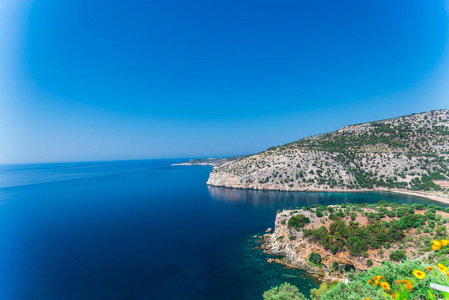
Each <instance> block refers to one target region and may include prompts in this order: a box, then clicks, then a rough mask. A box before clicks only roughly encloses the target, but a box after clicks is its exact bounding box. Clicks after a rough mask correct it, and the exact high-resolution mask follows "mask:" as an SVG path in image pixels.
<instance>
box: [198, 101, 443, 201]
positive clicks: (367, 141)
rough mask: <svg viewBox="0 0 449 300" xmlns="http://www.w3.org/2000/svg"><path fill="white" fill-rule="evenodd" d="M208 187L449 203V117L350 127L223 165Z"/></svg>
mask: <svg viewBox="0 0 449 300" xmlns="http://www.w3.org/2000/svg"><path fill="white" fill-rule="evenodd" d="M207 184H209V185H212V186H223V187H230V188H243V189H258V190H283V191H319V192H351V191H376V190H377V191H379V190H381V191H394V192H401V193H408V194H412V195H415V196H422V197H427V198H430V199H433V200H437V201H442V202H446V203H449V201H448V198H447V197H448V195H447V193H448V190H449V110H447V109H442V110H433V111H430V112H424V113H419V114H412V115H407V116H401V117H397V118H392V119H386V120H381V121H375V122H368V123H363V124H357V125H349V126H346V127H343V128H341V129H339V130H337V131H335V132H331V133H325V134H319V135H315V136H311V137H307V138H304V139H301V140H299V141H296V142H293V143H289V144H285V145H282V146H277V147H271V148H269V149H268V150H266V151H263V152H260V153H257V154H254V155H250V156H247V157H243V158H240V159H236V160H234V161H227V162H226V163H223V164H221V165H217V166H216V167H215V169H214V170H213V171H212V172H211V174H210V176H209V180H208V181H207Z"/></svg>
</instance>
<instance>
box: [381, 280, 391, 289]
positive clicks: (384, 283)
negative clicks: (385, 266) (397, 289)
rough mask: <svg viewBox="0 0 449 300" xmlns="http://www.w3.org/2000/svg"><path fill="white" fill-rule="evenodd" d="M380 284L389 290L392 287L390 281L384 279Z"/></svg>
mask: <svg viewBox="0 0 449 300" xmlns="http://www.w3.org/2000/svg"><path fill="white" fill-rule="evenodd" d="M380 286H381V287H382V288H383V289H384V290H385V291H388V290H389V289H390V284H388V282H386V281H384V282H382V283H381V284H380Z"/></svg>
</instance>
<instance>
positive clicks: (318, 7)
mask: <svg viewBox="0 0 449 300" xmlns="http://www.w3.org/2000/svg"><path fill="white" fill-rule="evenodd" d="M448 7H449V3H448V0H432V1H429V0H393V1H392V0H341V1H339V0H292V1H284V0H279V1H272V0H271V1H265V0H257V1H246V0H238V1H237V0H223V1H222V0H217V1H210V0H204V1H181V0H163V1H151V0H146V1H143V0H134V1H123V0H77V1H73V0H39V1H31V0H23V1H16V0H2V1H0V141H1V147H0V163H27V162H47V161H80V160H111V159H141V158H173V157H186V158H188V157H214V156H229V155H236V154H251V153H255V152H259V151H262V150H265V149H267V148H268V147H270V146H275V145H279V144H284V143H287V142H292V141H295V140H298V139H300V138H302V137H306V136H309V135H312V134H318V133H323V132H328V131H333V130H336V129H338V128H340V127H342V126H344V125H347V124H354V123H360V122H366V121H372V120H377V119H383V118H389V117H394V116H399V115H404V114H410V113H414V112H421V111H427V110H431V109H438V108H449V51H448V28H449V26H448V25H449V22H448Z"/></svg>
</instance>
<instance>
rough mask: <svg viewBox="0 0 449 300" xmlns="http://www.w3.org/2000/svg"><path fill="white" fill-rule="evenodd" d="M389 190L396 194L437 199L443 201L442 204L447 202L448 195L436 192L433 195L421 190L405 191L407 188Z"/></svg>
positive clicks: (448, 199) (448, 200) (448, 202)
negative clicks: (440, 194)
mask: <svg viewBox="0 0 449 300" xmlns="http://www.w3.org/2000/svg"><path fill="white" fill-rule="evenodd" d="M391 192H392V193H398V194H405V195H410V196H415V197H421V198H426V199H429V200H433V201H437V202H441V203H444V204H449V198H448V197H444V196H439V195H438V194H437V195H435V194H431V193H426V192H421V191H407V190H391Z"/></svg>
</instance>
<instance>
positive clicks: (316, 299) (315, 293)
mask: <svg viewBox="0 0 449 300" xmlns="http://www.w3.org/2000/svg"><path fill="white" fill-rule="evenodd" d="M332 286H333V284H332V283H326V282H323V283H321V284H320V287H319V288H317V289H311V290H310V296H311V297H310V298H311V300H320V299H321V296H322V295H323V293H324V292H326V291H327V290H328V289H330V288H331V287H332Z"/></svg>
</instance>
